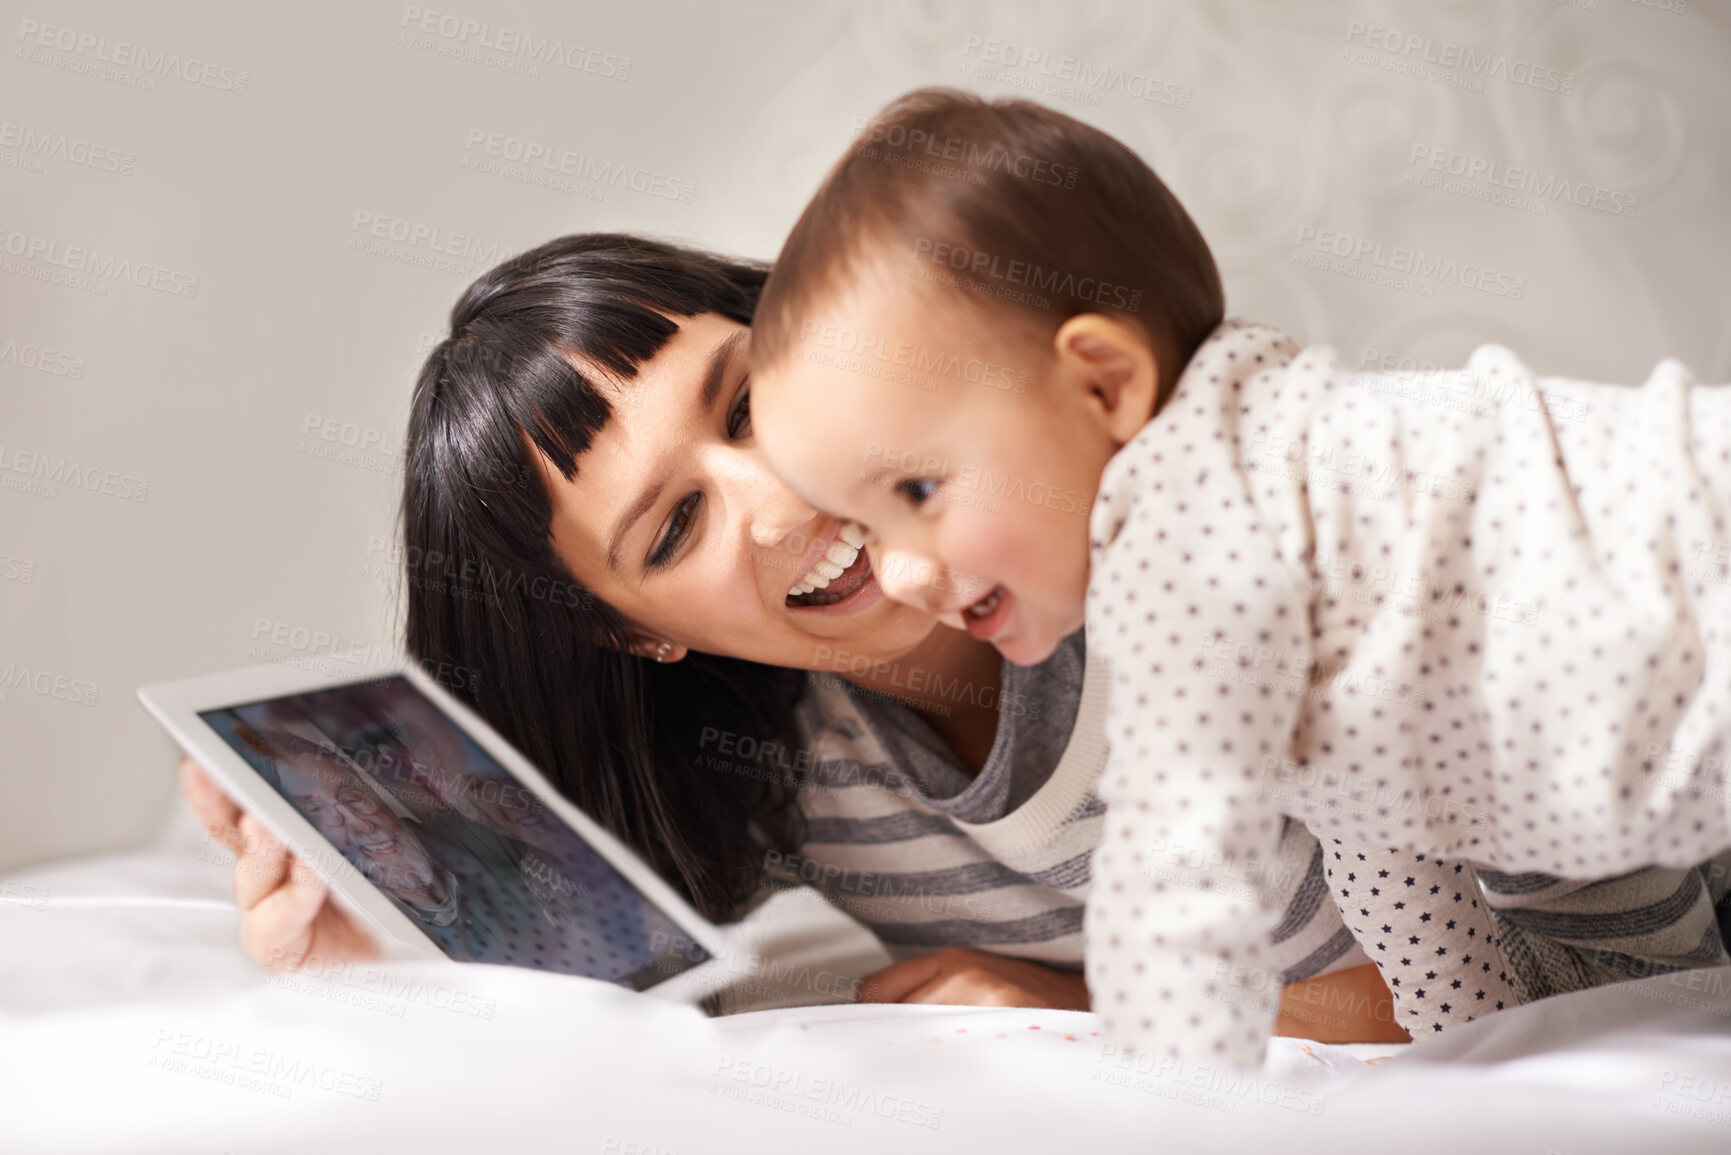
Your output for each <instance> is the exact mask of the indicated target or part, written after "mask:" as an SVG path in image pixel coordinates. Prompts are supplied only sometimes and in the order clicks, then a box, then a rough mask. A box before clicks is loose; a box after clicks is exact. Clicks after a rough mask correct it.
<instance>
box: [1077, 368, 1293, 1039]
mask: <svg viewBox="0 0 1731 1155" xmlns="http://www.w3.org/2000/svg"><path fill="white" fill-rule="evenodd" d="M1222 403H1223V404H1231V402H1230V401H1229V400H1223V401H1222ZM1164 420H1166V417H1165V416H1164V415H1163V416H1162V417H1161V418H1157V419H1156V421H1157V422H1160V421H1164ZM1180 436H1181V435H1180ZM1193 448H1194V454H1193V457H1187V458H1186V460H1185V462H1184V463H1183V466H1182V469H1178V468H1174V467H1171V466H1165V467H1163V466H1161V465H1159V464H1158V463H1156V462H1154V461H1152V460H1151V453H1150V451H1149V450H1148V448H1147V446H1146V444H1145V443H1144V441H1143V438H1141V437H1140V436H1139V437H1138V438H1137V439H1136V440H1135V441H1132V443H1131V444H1130V445H1129V446H1127V447H1126V448H1125V450H1124V451H1122V452H1121V453H1120V454H1119V455H1118V456H1117V457H1116V458H1114V459H1113V462H1112V465H1111V466H1110V467H1109V468H1108V470H1107V471H1106V474H1105V475H1104V477H1103V478H1102V482H1101V490H1100V495H1099V497H1098V498H1097V505H1096V508H1095V511H1094V521H1093V524H1092V525H1091V526H1090V529H1091V532H1092V535H1093V538H1094V543H1093V544H1094V560H1093V567H1092V571H1091V574H1090V586H1089V595H1088V645H1089V647H1090V649H1091V650H1093V649H1097V650H1098V651H1099V653H1100V654H1101V656H1102V658H1103V659H1104V660H1105V662H1106V664H1107V666H1108V667H1109V668H1110V670H1111V672H1112V681H1111V694H1112V700H1111V707H1110V709H1109V711H1108V717H1107V737H1108V740H1109V742H1110V744H1111V756H1110V759H1109V761H1108V763H1107V766H1106V769H1105V772H1104V773H1103V774H1102V776H1101V779H1100V783H1099V786H1098V787H1097V790H1098V793H1099V796H1100V798H1101V799H1102V801H1104V802H1106V804H1107V806H1108V814H1107V817H1106V822H1105V830H1104V832H1103V833H1102V837H1101V843H1100V847H1099V850H1098V851H1097V852H1096V854H1095V858H1094V866H1093V874H1094V880H1093V884H1092V886H1091V888H1090V891H1089V897H1088V905H1087V911H1086V916H1085V917H1086V924H1085V925H1086V940H1087V942H1086V954H1087V969H1088V988H1089V990H1090V991H1091V992H1092V995H1093V1004H1094V1009H1095V1010H1096V1011H1097V1012H1099V1014H1100V1015H1101V1017H1102V1020H1103V1023H1104V1026H1105V1028H1106V1031H1107V1033H1108V1034H1109V1035H1110V1036H1112V1037H1113V1038H1114V1039H1115V1040H1116V1041H1117V1042H1118V1043H1119V1044H1121V1045H1125V1046H1129V1047H1133V1048H1134V1049H1136V1050H1138V1051H1143V1052H1153V1053H1165V1054H1176V1055H1179V1056H1181V1057H1184V1058H1187V1059H1191V1060H1198V1061H1207V1062H1216V1063H1226V1064H1230V1065H1234V1066H1240V1067H1243V1066H1251V1065H1254V1064H1255V1063H1256V1062H1258V1061H1259V1059H1260V1058H1261V1055H1262V1053H1263V1049H1264V1047H1265V1045H1266V1042H1267V1039H1268V1035H1269V1032H1270V1029H1271V1027H1272V1025H1273V1022H1274V1017H1275V1009H1276V997H1277V995H1278V987H1277V986H1273V985H1271V984H1270V983H1269V982H1268V977H1267V976H1268V974H1269V973H1270V970H1271V968H1272V966H1273V962H1272V956H1271V950H1270V946H1269V937H1270V931H1271V928H1272V927H1273V925H1274V923H1275V922H1276V920H1277V919H1278V918H1279V917H1280V913H1281V912H1280V911H1278V910H1273V909H1269V908H1268V905H1267V903H1266V901H1265V891H1266V890H1267V889H1268V888H1267V886H1266V884H1265V881H1264V878H1263V875H1264V872H1265V871H1266V870H1267V869H1268V868H1269V866H1270V864H1271V863H1272V862H1273V861H1274V858H1275V849H1276V846H1277V844H1278V842H1279V840H1280V832H1281V823H1282V820H1281V817H1280V815H1279V814H1277V813H1275V812H1274V811H1273V810H1271V809H1269V808H1268V807H1267V806H1266V805H1265V804H1263V802H1262V801H1261V800H1260V798H1259V787H1260V785H1261V780H1262V777H1263V774H1264V768H1265V767H1267V766H1270V765H1274V764H1277V763H1278V762H1279V760H1280V759H1281V758H1283V757H1285V756H1286V753H1287V750H1288V747H1289V744H1290V741H1291V736H1292V729H1293V724H1294V720H1295V717H1296V714H1297V709H1298V703H1299V697H1298V694H1299V693H1302V692H1303V689H1304V676H1303V673H1302V671H1303V670H1305V669H1307V668H1308V660H1309V653H1310V648H1309V641H1308V637H1307V633H1308V630H1307V623H1306V615H1305V610H1304V597H1303V595H1302V593H1301V591H1300V590H1299V589H1298V588H1297V586H1296V585H1295V584H1294V583H1292V582H1291V581H1289V580H1288V579H1287V578H1286V576H1285V574H1286V567H1285V566H1284V565H1283V564H1282V562H1281V560H1280V559H1279V558H1278V557H1277V555H1276V553H1275V539H1274V535H1273V534H1272V533H1270V532H1268V530H1266V529H1265V528H1264V527H1263V525H1262V524H1261V523H1260V522H1259V520H1258V517H1257V511H1256V509H1255V508H1254V507H1253V506H1252V505H1251V503H1250V501H1249V498H1248V494H1247V492H1246V487H1245V484H1244V479H1243V474H1242V473H1240V472H1239V471H1238V470H1237V469H1236V468H1235V467H1234V466H1233V463H1232V461H1231V460H1230V457H1229V456H1228V454H1227V452H1226V447H1225V446H1224V445H1222V444H1221V443H1220V442H1218V441H1214V440H1210V439H1208V438H1207V436H1206V434H1204V436H1203V437H1200V438H1198V439H1197V440H1196V441H1195V442H1194V443H1193ZM1184 452H1185V453H1187V454H1190V453H1191V452H1192V446H1185V447H1184ZM1150 478H1162V479H1164V480H1163V481H1161V482H1159V483H1157V484H1150V483H1149V482H1148V481H1147V479H1150ZM1144 486H1146V491H1145V492H1144V491H1143V487H1144ZM1162 487H1164V488H1162ZM1223 636H1224V637H1225V638H1226V639H1227V641H1226V642H1225V643H1224V644H1225V645H1226V646H1227V649H1228V651H1229V652H1230V653H1231V654H1232V655H1235V656H1236V655H1245V656H1244V658H1243V660H1242V661H1238V660H1236V657H1235V658H1234V659H1233V660H1231V661H1227V662H1224V663H1220V662H1216V661H1215V660H1214V659H1215V658H1216V657H1217V655H1218V654H1219V653H1220V652H1222V651H1221V649H1220V647H1221V645H1222V642H1221V640H1220V639H1221V638H1222V637H1223ZM1240 647H1242V649H1240ZM1260 655H1279V657H1278V658H1277V659H1271V660H1268V661H1264V660H1261V659H1260V657H1259V656H1260Z"/></svg>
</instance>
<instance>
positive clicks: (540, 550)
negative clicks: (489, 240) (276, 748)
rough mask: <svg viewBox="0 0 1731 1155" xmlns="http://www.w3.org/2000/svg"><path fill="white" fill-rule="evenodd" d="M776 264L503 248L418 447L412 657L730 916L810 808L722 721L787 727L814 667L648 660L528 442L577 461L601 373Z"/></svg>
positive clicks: (735, 303)
mask: <svg viewBox="0 0 1731 1155" xmlns="http://www.w3.org/2000/svg"><path fill="white" fill-rule="evenodd" d="M765 276H766V269H765V268H764V267H763V266H761V265H756V264H751V263H746V262H740V261H733V260H728V259H726V258H723V257H719V256H716V255H713V254H710V253H705V252H700V251H697V250H694V249H689V248H685V247H682V246H678V245H673V244H666V243H662V242H659V241H653V240H648V239H645V238H641V237H633V236H624V235H618V234H601V233H597V234H582V235H578V236H569V237H561V238H560V239H558V240H555V241H551V242H549V243H547V244H545V245H542V246H541V247H539V248H537V249H534V250H532V251H530V252H527V253H524V254H522V255H521V256H518V257H515V258H513V259H511V260H509V261H506V262H505V263H503V264H501V265H500V266H499V267H497V268H495V269H493V270H491V271H490V272H488V273H486V274H484V275H482V276H481V277H480V278H479V279H477V280H476V281H475V283H474V284H472V285H470V286H469V288H468V290H467V291H466V292H464V294H463V296H462V299H461V300H459V301H458V302H457V305H456V307H455V308H454V309H452V310H451V332H450V335H449V336H448V337H446V338H445V339H444V340H442V341H440V342H439V343H438V345H436V346H435V347H434V348H433V350H432V352H431V353H430V354H429V355H428V357H427V361H426V364H425V365H424V366H423V367H422V369H421V374H420V378H419V380H418V381H417V382H416V384H415V392H414V398H413V401H412V402H411V407H410V414H409V430H408V438H407V443H406V446H405V451H404V457H405V462H404V466H405V468H404V474H405V476H404V483H403V506H402V530H403V559H402V560H403V573H404V577H405V580H406V581H407V583H408V589H407V607H408V613H407V622H406V629H405V633H406V635H407V636H406V639H405V641H406V644H407V646H408V650H409V652H410V654H412V655H413V656H414V657H415V658H416V659H417V660H418V661H419V662H420V663H421V665H422V667H423V668H424V669H425V670H427V671H428V672H429V673H431V674H432V675H433V676H434V677H436V678H438V679H440V680H441V681H442V682H443V683H444V684H445V685H447V686H449V687H450V688H451V689H452V690H453V691H454V692H455V693H456V694H457V695H458V696H459V697H461V698H463V699H464V700H465V701H466V702H467V703H468V704H469V705H471V706H472V707H474V708H475V709H476V710H477V711H478V712H479V713H480V714H481V716H482V717H483V718H485V719H486V720H487V721H488V722H489V723H490V724H492V725H493V726H494V727H495V728H496V729H497V730H498V731H499V732H500V733H501V734H503V735H504V736H505V737H506V738H507V739H508V740H509V741H510V742H511V743H512V744H513V745H514V746H516V748H517V749H518V750H520V751H522V753H523V754H524V755H525V756H526V757H527V758H528V759H529V760H530V761H531V762H533V763H534V764H535V765H536V766H537V767H538V768H539V769H540V770H541V772H542V773H544V774H546V775H547V777H548V778H549V779H551V780H552V781H553V783H554V784H555V785H557V786H558V788H559V790H560V791H561V792H562V793H564V795H565V796H566V797H567V798H569V799H570V800H571V801H572V802H574V803H575V804H576V805H577V806H578V807H580V808H581V809H582V810H583V811H584V812H585V813H587V814H588V815H589V816H590V817H591V818H594V819H595V820H596V821H597V822H599V823H601V824H602V825H603V826H605V827H606V828H607V829H608V830H610V831H611V832H612V833H613V834H615V835H617V836H618V837H619V838H621V839H622V840H624V841H625V842H626V843H627V844H628V845H630V846H631V847H632V848H633V849H634V850H636V851H637V853H638V854H640V855H642V856H643V857H644V858H645V859H646V860H647V861H648V862H649V863H650V865H651V866H653V867H654V868H655V869H656V870H657V872H659V873H660V874H661V875H662V876H663V877H664V878H666V879H668V881H669V882H671V883H673V884H674V885H675V886H676V887H678V888H679V889H680V890H681V891H682V892H683V893H685V894H686V895H687V896H688V897H689V898H690V899H691V900H692V902H693V903H694V905H696V906H697V907H698V909H700V910H702V911H703V912H704V913H705V914H706V915H709V916H711V917H714V918H726V917H728V916H729V915H730V914H732V913H734V912H736V911H737V910H738V908H739V906H740V904H741V903H742V902H743V900H744V899H746V898H747V897H748V896H749V895H750V894H751V892H752V890H753V889H754V888H755V887H756V885H757V883H758V881H759V880H760V879H761V878H762V875H763V865H762V864H763V862H764V852H765V850H766V849H768V848H775V849H780V850H784V851H786V850H792V849H796V848H797V845H798V839H799V836H800V833H801V829H800V821H801V820H800V815H799V811H798V807H797V806H796V805H795V804H794V799H793V790H792V788H791V786H790V784H789V783H787V782H785V781H782V780H778V779H776V778H775V777H774V776H773V775H754V772H753V771H752V770H751V768H749V767H745V766H738V767H734V768H733V771H732V772H730V771H728V770H724V769H714V768H711V769H706V768H705V766H704V764H703V762H704V761H706V760H707V761H709V762H710V764H711V765H712V766H713V765H715V764H716V763H717V762H719V761H720V760H719V759H715V758H714V757H713V755H714V748H715V746H716V744H717V743H716V742H715V738H716V737H717V736H718V735H719V734H722V733H727V734H731V735H740V736H743V735H750V736H752V737H753V738H754V739H756V743H757V745H758V746H759V747H761V746H762V744H763V743H765V742H770V743H778V742H779V743H786V742H788V741H789V739H790V737H791V735H792V732H793V728H792V708H793V703H794V701H795V700H796V699H797V697H798V695H799V693H800V690H801V688H802V687H803V685H804V675H803V674H802V673H800V672H798V671H793V670H785V669H779V668H776V667H770V666H762V665H758V664H756V663H752V662H745V661H740V660H737V659H733V658H724V657H717V656H715V655H711V654H700V653H696V652H692V653H691V654H689V655H688V656H687V657H686V658H685V659H684V660H683V661H679V662H673V663H669V664H666V665H663V664H661V663H657V662H654V661H647V660H645V659H642V658H639V657H636V656H634V655H633V654H632V653H631V651H630V649H629V647H628V637H627V633H626V623H625V621H624V619H623V618H622V617H621V616H620V615H619V614H618V613H617V612H616V611H615V610H613V608H612V607H610V606H608V605H606V604H605V603H603V602H602V601H600V600H599V599H598V598H596V597H595V596H594V595H593V594H591V593H590V592H589V591H588V590H586V589H584V588H583V587H582V586H581V585H580V584H579V583H578V582H577V581H576V580H575V579H574V577H573V576H572V574H571V573H570V572H569V570H568V569H567V568H566V566H565V565H564V564H563V562H561V561H560V559H559V557H558V555H557V554H555V553H554V551H553V546H552V541H551V530H550V527H551V524H552V505H551V502H550V499H549V497H548V494H547V492H546V490H545V489H544V488H543V486H542V484H541V482H540V473H539V471H538V470H537V468H536V465H535V463H534V460H533V456H532V455H533V453H534V451H536V450H538V451H539V452H540V453H541V454H545V455H546V457H547V459H548V460H550V461H551V462H552V463H553V465H554V466H555V467H556V468H557V469H558V470H559V472H560V473H561V474H563V475H564V476H565V477H566V478H567V479H569V478H570V477H572V476H574V475H575V473H576V472H577V468H578V463H579V459H580V458H581V457H582V456H583V453H584V452H585V450H587V449H588V447H589V445H590V443H591V442H592V441H593V440H594V438H595V436H596V435H597V434H598V433H599V432H600V431H601V430H602V429H603V428H605V427H606V425H607V422H608V421H609V420H610V419H611V417H612V415H613V408H612V406H611V405H610V404H609V402H608V399H607V398H608V395H607V394H606V393H604V392H603V391H602V389H600V388H597V378H598V376H599V377H600V380H601V381H602V383H603V384H606V383H607V382H609V381H623V380H628V379H630V378H633V377H635V376H636V374H637V371H638V368H639V366H641V365H642V364H643V363H644V362H645V361H647V360H648V359H649V358H651V357H653V356H654V355H655V353H656V352H657V351H658V350H659V349H661V347H662V346H663V345H665V344H666V343H667V341H668V339H669V338H670V337H672V336H673V334H674V333H675V332H677V331H678V328H679V326H678V323H677V321H676V320H673V319H670V318H680V317H693V316H697V315H699V314H702V313H711V312H713V313H718V314H720V315H721V316H723V317H727V318H729V319H731V320H734V321H739V322H741V323H742V324H749V323H750V321H751V316H752V311H753V309H754V308H755V306H756V303H757V295H758V291H759V290H760V289H761V288H762V286H763V281H764V277H765ZM579 366H581V368H580V367H579ZM600 375H605V376H600ZM614 395H615V396H617V393H616V392H615V393H614ZM531 443H532V444H533V450H532V449H531ZM730 745H731V744H730ZM706 747H707V748H708V750H709V754H710V757H709V758H708V759H706V756H705V748H706ZM781 748H783V749H786V748H787V747H786V746H782V747H781ZM765 779H767V780H765Z"/></svg>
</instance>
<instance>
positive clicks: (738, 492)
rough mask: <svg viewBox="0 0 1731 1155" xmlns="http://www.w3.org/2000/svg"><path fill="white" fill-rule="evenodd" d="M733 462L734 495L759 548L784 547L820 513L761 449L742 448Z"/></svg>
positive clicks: (752, 540)
mask: <svg viewBox="0 0 1731 1155" xmlns="http://www.w3.org/2000/svg"><path fill="white" fill-rule="evenodd" d="M732 465H733V468H732V469H730V470H729V471H728V473H729V476H730V478H731V482H732V484H731V486H730V488H732V489H733V491H734V492H733V494H732V497H733V499H734V500H737V501H738V502H739V506H740V509H741V511H742V517H743V519H744V521H745V526H746V532H747V533H748V534H749V535H750V536H751V544H752V545H754V546H756V547H757V548H758V549H776V548H782V547H784V543H786V542H787V539H788V537H789V536H790V535H791V534H793V533H794V531H796V530H798V529H800V528H801V527H803V526H808V525H810V524H811V523H812V521H813V520H814V519H815V518H816V517H817V515H818V511H817V509H816V508H815V507H814V506H812V505H809V504H808V503H807V502H806V501H805V500H803V499H802V498H801V497H800V496H799V494H797V493H795V492H794V491H793V490H791V489H789V488H788V487H787V486H786V485H785V484H783V482H782V480H781V478H779V477H777V476H776V475H775V473H774V472H772V471H771V470H770V468H769V463H768V462H766V461H765V460H764V459H763V455H762V454H761V453H753V452H742V453H740V454H739V456H738V458H737V459H736V460H735V461H734V462H733V463H732ZM806 544H809V543H806ZM785 548H789V549H792V548H793V547H792V546H785ZM799 548H800V549H803V548H804V544H802V545H801V546H800V547H799Z"/></svg>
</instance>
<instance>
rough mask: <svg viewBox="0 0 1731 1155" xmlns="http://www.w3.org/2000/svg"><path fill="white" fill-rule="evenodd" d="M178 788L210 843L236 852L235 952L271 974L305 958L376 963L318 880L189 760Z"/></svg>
mask: <svg viewBox="0 0 1731 1155" xmlns="http://www.w3.org/2000/svg"><path fill="white" fill-rule="evenodd" d="M180 789H181V791H182V793H184V794H185V795H186V801H187V803H188V804H189V805H190V806H191V807H192V812H193V814H195V815H197V816H198V820H199V822H200V823H201V824H202V825H203V826H204V828H205V829H206V830H208V831H210V834H211V837H213V838H215V839H216V840H217V841H219V842H221V843H222V844H223V845H224V846H226V847H228V848H229V849H230V850H232V851H234V854H235V861H234V904H235V906H236V907H237V908H239V910H240V944H241V949H242V950H244V951H246V953H247V955H248V956H249V957H250V958H251V959H252V960H253V961H254V962H256V963H258V964H259V965H260V966H262V967H264V968H265V969H266V970H268V971H271V972H277V971H285V970H296V969H298V968H299V967H300V966H301V965H302V964H303V963H304V962H305V961H306V960H307V959H308V958H317V959H319V960H320V961H323V962H361V961H364V960H367V959H375V958H378V957H379V949H378V945H377V944H376V943H374V942H373V939H372V936H371V935H370V934H368V933H367V931H365V930H363V929H362V928H361V927H359V926H357V925H355V923H354V921H353V920H352V919H350V918H349V916H348V915H347V914H346V913H344V912H343V910H342V909H341V908H340V907H338V906H337V905H336V904H335V903H333V902H330V901H329V892H328V891H327V890H326V889H325V885H324V883H323V881H321V880H320V879H319V877H318V876H317V875H316V874H314V873H313V872H312V871H311V870H310V869H308V868H307V867H306V866H305V865H303V864H302V863H301V862H300V860H299V859H297V858H295V856H294V855H292V854H290V853H289V850H288V848H287V847H286V846H284V845H283V844H282V842H281V840H279V839H278V838H276V837H275V836H274V835H272V834H271V833H270V832H269V831H267V830H266V829H265V828H264V826H263V825H262V824H260V822H259V821H258V819H256V818H254V817H253V816H252V815H251V814H248V813H245V812H244V811H242V810H241V808H240V807H238V806H236V805H235V804H234V803H233V802H231V801H229V799H228V796H227V795H226V794H224V793H223V792H222V790H221V789H220V788H218V787H217V785H216V784H215V783H214V782H212V781H211V780H210V779H209V778H208V777H206V776H205V773H204V771H203V770H201V769H199V766H198V763H196V762H194V761H193V760H192V759H191V758H182V759H181V760H180Z"/></svg>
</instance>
